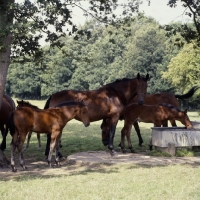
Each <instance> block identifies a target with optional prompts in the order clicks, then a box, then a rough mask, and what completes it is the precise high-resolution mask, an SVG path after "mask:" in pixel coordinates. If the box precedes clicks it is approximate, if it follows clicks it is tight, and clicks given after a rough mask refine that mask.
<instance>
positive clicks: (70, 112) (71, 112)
mask: <svg viewBox="0 0 200 200" xmlns="http://www.w3.org/2000/svg"><path fill="white" fill-rule="evenodd" d="M78 108H79V106H78V105H76V106H63V107H60V110H61V112H62V114H63V117H62V119H63V120H64V121H65V123H67V122H68V121H70V120H72V119H74V118H75V117H76V115H77V112H78V110H79V109H78Z"/></svg>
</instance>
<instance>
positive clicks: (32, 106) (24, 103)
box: [17, 100, 42, 151]
mask: <svg viewBox="0 0 200 200" xmlns="http://www.w3.org/2000/svg"><path fill="white" fill-rule="evenodd" d="M17 104H18V105H17V108H19V107H31V108H34V109H39V110H42V109H40V108H38V107H37V106H35V105H33V104H31V103H30V102H28V101H24V100H21V101H19V100H17ZM31 135H32V131H30V132H29V133H28V138H27V143H26V146H25V148H24V151H26V150H27V149H28V147H29V143H30V139H31ZM37 140H38V150H40V149H41V146H42V145H41V140H40V133H37Z"/></svg>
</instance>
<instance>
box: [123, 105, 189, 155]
mask: <svg viewBox="0 0 200 200" xmlns="http://www.w3.org/2000/svg"><path fill="white" fill-rule="evenodd" d="M123 117H124V127H123V128H122V130H121V149H122V152H125V150H124V147H125V145H124V140H125V136H126V138H127V141H128V148H129V149H130V150H131V152H132V153H133V152H134V151H133V150H132V144H131V138H130V134H131V129H132V125H133V123H134V122H135V121H136V120H137V121H139V122H145V123H153V124H154V126H155V127H161V126H162V125H163V124H166V121H167V120H178V121H180V122H181V123H182V124H183V125H184V126H185V127H186V128H187V129H190V128H192V123H191V121H190V119H189V117H188V115H187V109H186V110H185V111H181V110H180V109H179V108H177V107H175V106H173V105H171V104H166V103H162V104H159V105H146V104H144V105H142V106H141V105H138V104H136V103H133V104H130V105H128V106H127V107H126V109H125V111H124V113H123Z"/></svg>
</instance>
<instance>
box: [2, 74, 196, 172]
mask: <svg viewBox="0 0 200 200" xmlns="http://www.w3.org/2000/svg"><path fill="white" fill-rule="evenodd" d="M148 80H149V74H147V75H146V76H145V77H142V76H140V74H139V73H138V74H137V77H136V78H133V79H122V80H116V81H114V82H113V83H109V84H107V85H104V86H102V87H100V88H99V89H97V90H89V91H78V90H63V91H60V92H56V93H54V94H52V95H51V96H50V97H49V98H48V100H47V102H46V104H45V107H44V109H39V108H38V107H36V106H34V105H32V104H30V103H29V102H26V101H23V100H22V101H17V103H18V106H17V108H15V103H14V101H13V100H12V98H10V97H9V96H7V95H4V97H3V103H2V106H1V110H0V129H1V132H2V136H3V140H2V143H1V146H0V148H1V150H4V149H5V148H6V135H7V133H8V130H10V134H11V136H12V141H11V144H10V147H11V167H12V171H13V172H16V171H17V169H16V167H15V161H14V160H15V159H14V151H15V149H16V148H17V149H18V152H19V155H20V157H19V159H20V165H21V167H22V168H23V169H26V165H25V163H24V158H23V149H22V147H23V144H24V142H25V139H26V136H27V134H28V139H29V140H30V136H31V133H32V131H33V132H36V133H37V135H38V137H39V134H40V133H46V134H47V143H46V149H45V155H46V156H47V162H48V164H49V166H51V160H52V154H53V151H55V162H56V164H57V165H60V163H59V161H60V158H61V157H62V154H61V152H60V141H61V136H62V130H63V128H64V127H65V125H66V124H67V122H68V121H70V120H71V119H76V120H79V121H82V122H83V124H84V125H85V126H86V127H87V126H89V124H90V122H94V121H97V120H102V124H101V130H102V143H103V144H104V145H105V146H108V149H109V150H110V154H111V155H114V154H116V152H115V150H114V147H113V140H114V136H115V130H116V126H117V123H118V120H122V119H124V127H123V129H122V131H121V143H120V144H119V145H120V146H121V149H122V151H123V152H125V149H124V146H125V144H124V143H125V137H127V140H128V147H129V149H130V150H131V152H133V150H132V144H131V139H130V133H131V128H132V125H134V127H135V130H136V132H137V135H138V138H139V145H142V143H143V139H142V137H141V134H140V129H139V126H138V121H142V122H146V123H153V124H154V126H167V121H168V120H169V121H170V122H171V124H172V126H176V123H175V120H178V121H180V122H181V123H182V124H183V125H184V126H185V127H186V128H192V124H191V122H190V120H189V118H188V116H187V110H185V111H181V110H179V109H178V101H177V98H179V99H183V98H190V97H191V96H192V95H193V94H194V93H195V91H196V90H197V89H198V88H199V87H193V88H192V89H191V90H189V91H188V93H187V94H184V95H172V94H169V93H160V94H153V95H146V92H147V85H148V84H147V82H148ZM144 103H145V104H144ZM27 145H28V143H27Z"/></svg>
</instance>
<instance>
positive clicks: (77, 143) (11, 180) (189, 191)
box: [0, 101, 200, 200]
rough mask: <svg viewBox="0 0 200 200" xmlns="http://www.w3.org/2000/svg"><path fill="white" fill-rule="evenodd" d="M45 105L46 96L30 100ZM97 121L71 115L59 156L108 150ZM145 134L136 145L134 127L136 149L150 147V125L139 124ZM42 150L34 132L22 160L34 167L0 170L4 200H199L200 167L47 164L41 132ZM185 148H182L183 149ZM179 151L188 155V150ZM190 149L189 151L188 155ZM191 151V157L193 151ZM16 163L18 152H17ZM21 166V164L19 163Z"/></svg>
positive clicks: (196, 118) (0, 188)
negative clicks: (56, 166) (84, 121)
mask: <svg viewBox="0 0 200 200" xmlns="http://www.w3.org/2000/svg"><path fill="white" fill-rule="evenodd" d="M31 102H32V103H34V104H35V105H38V106H39V107H41V108H43V107H44V103H45V101H40V102H38V101H34V102H33V101H31ZM190 115H191V119H192V120H199V116H198V115H196V113H190ZM100 124H101V122H94V123H91V125H90V126H89V127H87V128H85V127H84V125H83V124H82V123H80V122H78V121H75V120H72V121H71V122H70V123H69V124H68V125H67V126H66V127H65V129H64V131H63V137H62V144H63V147H62V149H61V151H62V153H63V155H64V156H65V157H67V156H68V155H70V154H73V153H76V152H81V151H99V150H107V147H104V146H103V144H102V142H101V131H100ZM122 126H123V122H121V121H120V122H119V124H118V126H117V130H116V135H115V139H114V146H115V149H117V146H118V144H119V142H120V131H121V128H122ZM140 127H141V133H142V136H143V139H144V145H143V147H138V139H137V136H136V133H135V131H134V130H132V135H131V139H132V142H133V146H134V149H135V150H136V151H145V150H147V149H148V144H149V140H150V134H151V128H150V127H152V124H144V123H140ZM41 139H42V151H38V150H37V145H38V144H37V139H36V134H35V133H33V135H32V138H31V142H30V147H29V149H28V151H27V152H25V153H24V158H25V160H27V161H28V160H32V161H33V160H34V162H38V164H36V166H35V167H34V170H28V171H27V172H22V171H18V172H17V173H11V172H9V173H3V172H0V173H2V174H0V175H1V178H0V185H1V186H0V197H1V199H2V200H13V199H15V200H18V199H20V200H25V199H27V200H32V199H33V200H35V199H40V200H49V199H59V200H68V199H69V200H79V199H80V200H107V199H110V200H132V199H137V200H139V199H141V200H143V199H144V200H157V199H158V200H160V199H172V200H175V199H176V200H179V199H183V200H186V199H188V200H191V199H192V200H196V199H197V200H198V199H199V196H200V190H199V188H200V182H199V177H200V167H199V163H196V164H194V165H189V164H187V165H168V166H147V165H133V164H103V163H102V164H95V165H87V164H81V163H80V164H72V163H67V162H65V164H64V165H63V166H61V168H53V169H49V168H48V166H47V165H46V164H44V162H43V163H42V164H40V163H39V162H40V161H44V148H45V142H46V136H45V135H42V136H41ZM10 140H11V137H10V135H8V137H7V149H6V151H5V154H6V157H7V158H8V159H10V147H9V144H10ZM184 151H185V150H184ZM179 154H180V156H186V154H187V152H185V153H184V155H182V153H180V152H179ZM191 155H192V154H190V156H191ZM192 156H195V154H193V155H192ZM16 163H18V156H16ZM18 168H19V166H18Z"/></svg>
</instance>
